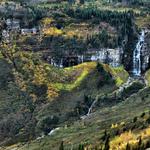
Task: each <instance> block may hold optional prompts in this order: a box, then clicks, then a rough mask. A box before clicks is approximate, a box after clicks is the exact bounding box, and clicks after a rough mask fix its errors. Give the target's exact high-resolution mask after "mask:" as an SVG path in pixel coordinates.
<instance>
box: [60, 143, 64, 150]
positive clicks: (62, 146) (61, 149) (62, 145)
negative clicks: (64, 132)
mask: <svg viewBox="0 0 150 150" xmlns="http://www.w3.org/2000/svg"><path fill="white" fill-rule="evenodd" d="M59 150H64V142H63V141H62V142H61V144H60V147H59Z"/></svg>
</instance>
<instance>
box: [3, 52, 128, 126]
mask: <svg viewBox="0 0 150 150" xmlns="http://www.w3.org/2000/svg"><path fill="white" fill-rule="evenodd" d="M14 57H15V59H16V60H17V61H16V62H17V64H16V65H17V67H18V71H15V70H14V69H13V67H12V65H11V64H8V63H7V61H5V60H4V59H3V58H1V63H2V64H1V65H0V68H1V70H2V72H1V74H0V76H1V80H0V83H1V84H2V85H3V84H4V83H3V81H5V80H6V79H9V78H8V77H7V76H8V75H9V74H10V75H9V76H12V77H13V79H11V78H10V81H9V82H7V80H6V87H7V86H10V87H9V89H8V88H6V89H3V88H2V89H0V92H1V94H0V103H1V105H0V106H1V107H0V108H1V109H0V113H1V114H3V116H1V117H2V118H3V117H4V116H5V117H6V116H7V115H9V114H11V113H18V111H20V108H21V107H22V106H23V105H24V99H21V97H20V96H19V98H18V99H17V101H16V100H15V99H16V97H15V93H17V92H19V91H20V92H21V91H24V92H27V93H29V94H30V96H31V97H32V100H33V102H32V103H35V106H36V109H35V111H34V116H35V117H36V118H37V120H38V121H40V120H41V119H42V118H43V117H47V116H51V115H58V116H59V115H61V116H59V117H60V124H62V125H63V126H64V123H63V122H64V121H66V114H67V113H69V112H70V111H72V110H73V109H74V108H75V107H76V104H77V102H82V101H83V99H84V94H86V95H87V94H88V95H91V96H92V97H95V96H96V95H97V94H100V93H101V94H104V93H107V92H111V91H113V90H114V89H116V88H117V86H118V81H117V80H118V78H119V81H120V80H121V82H119V84H121V83H123V82H125V81H126V80H127V77H128V73H127V72H126V71H124V69H123V67H120V68H115V69H114V68H111V67H110V66H108V65H104V68H105V69H106V71H108V72H109V73H111V74H112V76H113V77H114V79H115V80H116V85H115V84H114V85H112V86H111V87H110V86H109V85H104V86H103V87H100V88H97V82H98V81H99V80H100V79H99V78H100V73H99V72H98V71H97V69H96V63H95V62H89V63H83V64H81V65H78V66H75V67H70V68H65V69H58V68H55V67H52V66H51V65H49V64H46V63H43V62H42V61H40V60H39V59H38V56H36V55H35V54H32V53H29V52H22V53H20V52H17V53H16V54H15V56H14ZM122 72H123V74H124V73H125V76H123V74H122ZM117 74H118V76H117ZM5 77H6V79H5ZM33 84H35V85H36V86H40V85H43V84H45V85H47V86H48V87H49V86H50V87H51V88H50V89H48V90H47V94H46V95H48V94H49V93H53V91H54V90H55V91H56V92H57V94H56V95H55V97H53V96H54V95H52V94H50V96H52V97H53V101H52V99H51V97H49V98H47V100H46V101H45V102H44V103H40V104H38V103H37V101H38V98H36V97H37V96H36V94H35V93H34V87H33V86H32V85H33ZM14 85H15V86H14ZM89 85H90V86H89ZM18 88H20V89H21V90H18ZM11 92H13V95H12V96H13V97H10V95H11ZM20 92H19V93H20ZM41 98H42V99H44V98H45V97H41ZM10 99H11V101H10ZM36 103H37V104H36ZM10 106H11V107H10ZM8 107H9V108H11V109H8ZM5 110H9V112H8V111H5ZM71 122H72V121H71Z"/></svg>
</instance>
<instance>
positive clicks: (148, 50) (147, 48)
mask: <svg viewBox="0 0 150 150" xmlns="http://www.w3.org/2000/svg"><path fill="white" fill-rule="evenodd" d="M141 61H142V62H141V63H142V71H143V72H144V71H146V70H147V69H148V68H149V67H150V31H146V36H145V42H144V44H143V47H142V50H141Z"/></svg>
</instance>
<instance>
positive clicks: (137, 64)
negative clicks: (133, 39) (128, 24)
mask: <svg viewBox="0 0 150 150" xmlns="http://www.w3.org/2000/svg"><path fill="white" fill-rule="evenodd" d="M144 37H145V31H144V30H142V32H141V35H140V36H139V40H138V43H137V44H136V48H135V49H134V51H133V75H135V76H140V75H141V49H142V47H143V44H144Z"/></svg>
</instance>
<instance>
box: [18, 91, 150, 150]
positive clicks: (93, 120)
mask: <svg viewBox="0 0 150 150" xmlns="http://www.w3.org/2000/svg"><path fill="white" fill-rule="evenodd" d="M143 97H145V98H144V100H142V98H143ZM149 98H150V90H149V89H144V90H141V91H140V92H139V93H138V94H137V95H136V94H134V95H133V96H131V97H130V98H128V99H127V100H126V101H124V102H122V103H119V104H117V105H116V106H114V107H109V108H107V107H106V108H104V109H100V110H98V111H96V112H95V113H93V114H91V115H90V116H89V117H88V118H86V119H85V120H83V121H82V120H81V121H78V122H76V123H74V124H73V125H71V126H70V127H68V128H61V129H60V130H59V131H57V132H56V133H55V134H54V135H52V136H51V137H49V136H47V137H45V138H44V139H42V140H40V141H33V142H31V144H29V147H27V146H25V147H23V148H20V149H21V150H22V149H23V150H26V149H28V148H29V149H31V150H36V149H44V150H48V149H54V150H55V149H56V150H57V149H58V147H59V145H60V142H61V141H62V140H63V141H64V144H65V147H66V149H67V147H68V149H70V148H71V147H72V146H73V147H74V148H77V147H78V145H79V143H80V142H81V141H82V143H84V144H87V145H89V144H92V146H93V147H94V145H98V144H100V141H99V139H100V138H101V136H102V135H103V132H104V129H108V130H109V129H110V127H111V125H112V124H116V123H118V124H120V123H121V122H125V123H127V122H131V120H132V119H133V118H134V117H135V116H139V115H141V113H142V112H143V111H145V112H147V111H149V104H150V100H149ZM134 134H138V133H136V132H135V133H134ZM129 140H130V138H129ZM113 142H114V140H112V144H113ZM127 142H128V141H127ZM91 149H92V148H91ZM114 150H115V148H114Z"/></svg>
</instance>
